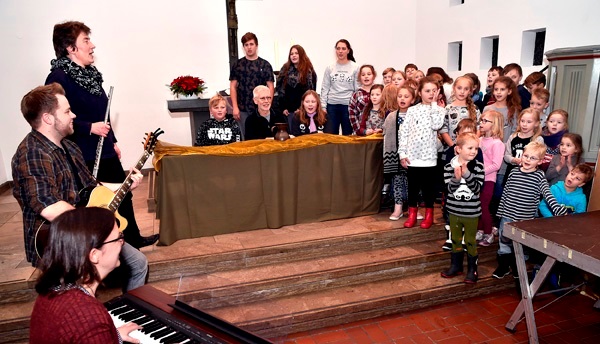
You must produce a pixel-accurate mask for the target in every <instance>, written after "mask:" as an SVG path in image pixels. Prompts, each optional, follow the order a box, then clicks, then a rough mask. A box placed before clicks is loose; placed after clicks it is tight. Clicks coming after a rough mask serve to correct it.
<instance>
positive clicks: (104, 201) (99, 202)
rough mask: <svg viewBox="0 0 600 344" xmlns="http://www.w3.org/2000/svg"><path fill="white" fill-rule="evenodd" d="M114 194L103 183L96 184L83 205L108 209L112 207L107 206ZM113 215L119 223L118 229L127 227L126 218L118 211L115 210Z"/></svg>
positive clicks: (122, 229)
mask: <svg viewBox="0 0 600 344" xmlns="http://www.w3.org/2000/svg"><path fill="white" fill-rule="evenodd" d="M115 196H116V195H115V194H114V192H112V191H111V190H110V189H109V188H107V187H106V186H104V185H98V186H96V187H95V188H94V189H92V193H91V194H90V199H89V201H88V202H87V204H86V205H85V206H86V207H99V208H105V209H108V210H111V211H112V209H111V208H110V207H109V205H110V203H111V202H112V201H113V198H114V197H115ZM114 213H115V217H116V218H117V222H118V225H119V231H121V232H122V231H124V230H125V228H127V219H125V218H124V217H123V216H121V215H120V214H119V211H117V210H115V211H114Z"/></svg>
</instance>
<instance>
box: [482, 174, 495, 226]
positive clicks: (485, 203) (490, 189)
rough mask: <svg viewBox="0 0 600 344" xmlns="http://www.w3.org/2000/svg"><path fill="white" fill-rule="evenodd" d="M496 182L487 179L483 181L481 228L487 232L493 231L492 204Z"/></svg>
mask: <svg viewBox="0 0 600 344" xmlns="http://www.w3.org/2000/svg"><path fill="white" fill-rule="evenodd" d="M494 184H495V182H492V181H486V182H483V188H482V189H481V194H480V195H479V199H480V200H481V221H479V229H480V230H482V231H483V232H484V233H485V234H491V233H492V225H493V223H494V221H493V217H492V212H491V210H490V206H491V203H492V197H494Z"/></svg>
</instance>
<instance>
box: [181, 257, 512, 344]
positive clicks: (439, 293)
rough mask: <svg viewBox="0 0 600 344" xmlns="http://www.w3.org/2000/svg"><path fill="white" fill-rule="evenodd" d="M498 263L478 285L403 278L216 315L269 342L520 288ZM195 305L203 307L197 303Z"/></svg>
mask: <svg viewBox="0 0 600 344" xmlns="http://www.w3.org/2000/svg"><path fill="white" fill-rule="evenodd" d="M495 267H496V263H495V262H484V263H482V264H480V266H479V274H480V276H483V277H482V278H480V280H479V282H478V283H477V284H475V285H467V284H465V283H463V279H464V275H463V276H459V277H455V278H451V279H446V278H442V277H441V276H440V273H439V272H428V273H423V274H419V275H413V276H407V277H398V278H395V279H387V280H382V281H376V282H372V283H364V284H360V285H353V286H346V287H338V288H333V289H329V290H325V291H319V292H314V293H309V294H302V295H294V296H288V297H282V298H277V299H272V300H266V301H257V302H251V303H246V304H236V305H231V306H225V307H219V308H215V309H211V310H210V313H211V314H213V315H215V316H217V317H220V318H222V319H225V320H227V321H229V322H232V323H234V324H236V325H238V326H240V327H242V328H244V329H246V330H249V331H252V332H255V333H257V334H259V335H261V336H264V337H267V338H277V337H281V336H285V335H286V334H291V333H296V332H301V331H308V330H312V329H318V328H323V327H327V326H334V325H339V324H344V323H350V322H354V321H359V320H365V319H369V318H374V317H378V316H382V315H388V314H394V313H399V312H404V311H409V310H413V309H419V308H424V307H428V306H432V305H437V304H441V303H445V302H451V301H455V300H460V299H465V298H471V297H475V296H479V295H484V294H488V293H492V292H496V291H500V290H506V289H509V288H514V287H515V281H514V279H513V278H512V277H511V276H507V277H505V278H503V279H502V280H497V279H495V278H492V277H491V274H492V272H493V270H494V268H495ZM189 303H190V304H191V305H193V306H195V307H202V306H201V304H198V303H196V302H194V301H192V302H189Z"/></svg>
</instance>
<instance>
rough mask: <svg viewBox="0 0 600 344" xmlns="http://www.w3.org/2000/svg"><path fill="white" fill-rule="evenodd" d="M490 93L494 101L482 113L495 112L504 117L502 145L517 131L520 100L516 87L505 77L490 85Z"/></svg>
mask: <svg viewBox="0 0 600 344" xmlns="http://www.w3.org/2000/svg"><path fill="white" fill-rule="evenodd" d="M492 92H493V94H494V98H495V99H496V101H495V102H494V104H492V105H488V106H486V107H485V108H484V109H483V112H485V111H488V110H496V111H498V112H500V113H501V114H502V116H504V134H503V136H504V143H506V140H508V138H509V137H510V135H511V134H512V133H513V132H514V131H515V130H516V129H517V116H518V115H519V112H521V99H520V98H519V93H518V91H517V86H516V85H515V83H514V82H513V81H512V80H511V78H509V77H507V76H500V77H498V78H497V79H496V81H494V83H493V84H492Z"/></svg>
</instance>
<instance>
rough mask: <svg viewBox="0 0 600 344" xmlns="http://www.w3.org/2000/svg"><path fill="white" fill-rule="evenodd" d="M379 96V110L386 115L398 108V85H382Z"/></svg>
mask: <svg viewBox="0 0 600 344" xmlns="http://www.w3.org/2000/svg"><path fill="white" fill-rule="evenodd" d="M381 97H382V100H381V111H382V112H383V114H384V115H385V116H386V117H387V115H389V114H390V113H392V112H394V111H396V110H398V87H396V86H395V85H394V84H389V85H386V86H384V87H383V92H382V93H381Z"/></svg>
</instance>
